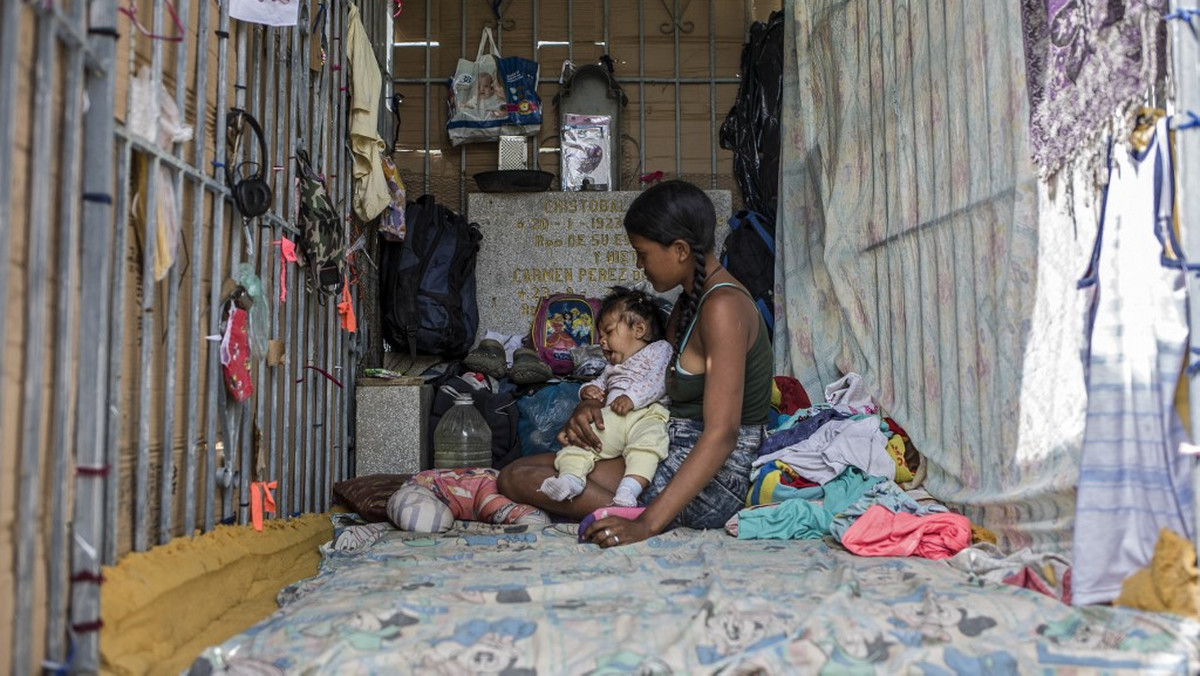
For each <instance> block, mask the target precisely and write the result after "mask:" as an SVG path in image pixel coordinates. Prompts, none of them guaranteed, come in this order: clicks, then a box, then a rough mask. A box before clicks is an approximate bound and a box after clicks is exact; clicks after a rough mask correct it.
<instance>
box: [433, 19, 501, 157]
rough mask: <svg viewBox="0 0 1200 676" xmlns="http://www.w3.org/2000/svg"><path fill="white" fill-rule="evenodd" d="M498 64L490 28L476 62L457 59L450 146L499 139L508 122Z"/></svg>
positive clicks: (449, 101) (448, 127)
mask: <svg viewBox="0 0 1200 676" xmlns="http://www.w3.org/2000/svg"><path fill="white" fill-rule="evenodd" d="M499 61H500V50H499V49H497V48H496V41H495V40H494V39H493V38H492V29H491V28H487V27H485V28H484V29H483V35H481V36H480V38H479V51H478V52H476V54H475V60H474V61H471V60H469V59H459V60H458V67H457V68H456V69H455V70H454V79H452V80H451V81H450V93H449V95H448V97H447V104H448V105H449V106H450V115H449V117H448V118H447V119H446V132H447V133H448V134H449V135H450V143H451V144H452V145H455V146H457V145H461V144H463V143H471V142H477V141H494V140H496V139H498V138H500V133H501V131H500V130H501V127H503V126H504V124H505V123H506V122H507V121H508V105H507V103H506V101H505V100H504V84H503V82H502V81H501V78H500V69H499V65H498V64H499Z"/></svg>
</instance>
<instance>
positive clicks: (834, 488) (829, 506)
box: [738, 467, 884, 540]
mask: <svg viewBox="0 0 1200 676" xmlns="http://www.w3.org/2000/svg"><path fill="white" fill-rule="evenodd" d="M883 480H884V479H883V477H878V476H866V475H865V474H863V473H862V471H861V470H859V469H858V468H857V467H847V468H846V469H845V471H843V472H842V473H841V474H839V475H837V476H836V477H834V479H833V480H832V481H830V482H828V483H826V484H825V485H824V486H822V487H821V488H822V493H823V495H821V496H818V498H814V499H813V500H785V501H783V502H781V503H779V504H777V505H774V506H772V507H760V508H758V509H743V510H742V511H740V512H738V539H739V540H817V539H820V538H822V537H825V536H826V535H829V533H830V526H831V525H832V524H833V517H834V516H835V515H837V514H840V513H841V512H843V511H845V510H846V509H847V508H849V507H850V506H851V505H853V504H854V503H856V502H858V500H859V499H860V498H862V496H863V495H865V494H866V493H867V491H869V490H870V489H871V487H872V486H874V485H875V484H877V483H879V482H880V481H883Z"/></svg>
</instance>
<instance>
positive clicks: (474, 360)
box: [463, 338, 554, 385]
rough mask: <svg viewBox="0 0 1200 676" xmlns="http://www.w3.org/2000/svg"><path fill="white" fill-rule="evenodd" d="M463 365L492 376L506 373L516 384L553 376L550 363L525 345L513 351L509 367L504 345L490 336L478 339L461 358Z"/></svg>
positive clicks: (498, 376) (534, 381)
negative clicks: (472, 347) (471, 348)
mask: <svg viewBox="0 0 1200 676" xmlns="http://www.w3.org/2000/svg"><path fill="white" fill-rule="evenodd" d="M463 365H464V366H466V367H467V368H469V369H471V370H472V371H476V372H478V373H482V374H484V375H486V376H491V377H493V378H503V377H504V376H506V375H507V376H508V378H509V379H510V380H512V381H513V382H514V383H516V384H518V385H533V384H535V383H544V382H546V381H547V380H550V379H551V378H553V377H554V372H553V371H551V370H550V365H549V364H547V363H546V362H544V361H542V360H541V358H540V357H538V354H537V352H536V351H535V350H531V349H529V348H527V347H521V348H517V350H516V351H515V352H513V364H512V367H511V368H509V366H508V360H507V359H506V358H505V356H504V346H503V345H501V344H500V341H498V340H495V339H492V338H484V339H483V340H481V341H479V344H478V345H476V346H475V348H474V349H473V350H471V351H470V352H469V353H468V354H467V356H466V358H464V359H463Z"/></svg>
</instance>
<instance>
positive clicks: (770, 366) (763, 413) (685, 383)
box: [667, 282, 774, 425]
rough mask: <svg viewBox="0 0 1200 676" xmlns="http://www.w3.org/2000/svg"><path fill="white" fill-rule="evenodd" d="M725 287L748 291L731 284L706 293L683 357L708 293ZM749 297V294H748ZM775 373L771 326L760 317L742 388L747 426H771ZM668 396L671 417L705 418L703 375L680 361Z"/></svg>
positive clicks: (684, 342)
mask: <svg viewBox="0 0 1200 676" xmlns="http://www.w3.org/2000/svg"><path fill="white" fill-rule="evenodd" d="M723 286H730V287H733V288H735V289H737V290H739V291H741V292H742V293H746V290H745V289H743V288H741V287H740V286H737V285H736V284H731V283H729V282H722V283H720V284H714V285H713V286H712V287H710V288H709V289H708V290H707V291H705V292H704V295H703V296H701V297H700V302H699V303H697V307H696V315H695V316H694V317H692V322H691V324H690V325H689V326H688V328H687V333H685V334H684V336H683V340H682V341H680V344H679V352H680V354H682V353H683V349H684V348H685V347H687V341H688V338H690V337H691V335H692V329H693V328H695V326H696V322H697V321H699V319H700V313H701V312H702V311H703V306H704V300H705V299H706V298H708V294H710V293H712V292H713V291H715V290H716V289H719V288H721V287H723ZM746 295H749V294H748V293H746ZM773 371H774V354H773V352H772V349H771V341H770V339H769V338H768V337H767V323H766V322H765V321H763V319H762V317H761V316H760V317H759V318H758V338H757V339H755V341H754V345H752V346H751V347H750V351H749V352H747V353H746V376H745V382H744V383H743V388H742V424H743V425H765V424H766V423H767V414H768V412H769V411H770V408H771V382H772V378H773V376H774V372H773ZM667 395H668V396H669V397H671V417H673V418H691V419H694V420H700V419H701V418H703V417H704V374H703V373H687V372H686V371H684V370H683V368H682V367H680V366H679V361H678V360H676V361H675V368H674V369H673V370H672V372H671V373H669V374H668V375H667Z"/></svg>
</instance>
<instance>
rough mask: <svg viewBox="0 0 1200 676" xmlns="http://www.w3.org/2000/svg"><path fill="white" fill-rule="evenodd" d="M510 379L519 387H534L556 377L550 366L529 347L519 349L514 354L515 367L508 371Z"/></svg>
mask: <svg viewBox="0 0 1200 676" xmlns="http://www.w3.org/2000/svg"><path fill="white" fill-rule="evenodd" d="M508 377H509V379H510V380H512V381H513V382H514V383H516V384H518V385H533V384H535V383H544V382H546V381H547V380H550V379H551V378H553V377H554V372H553V371H551V370H550V365H549V364H547V363H546V362H544V361H542V360H541V358H540V357H538V354H537V352H536V351H535V350H531V349H529V348H527V347H522V348H518V349H517V351H516V352H513V365H512V368H511V369H509V370H508Z"/></svg>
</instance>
